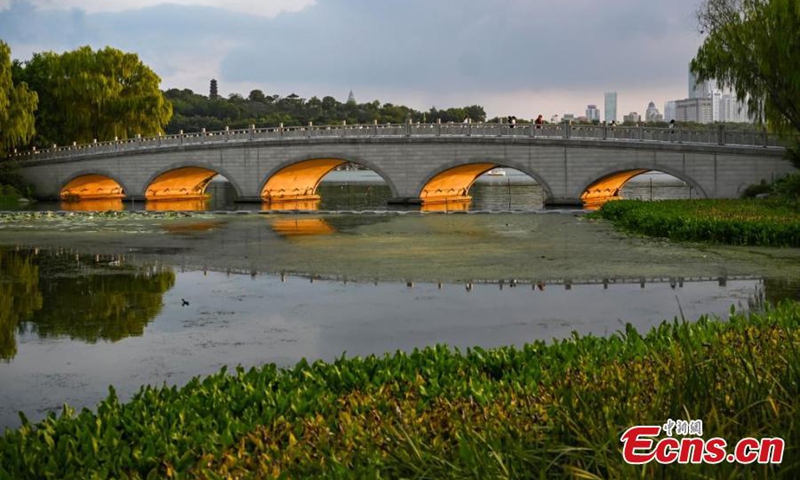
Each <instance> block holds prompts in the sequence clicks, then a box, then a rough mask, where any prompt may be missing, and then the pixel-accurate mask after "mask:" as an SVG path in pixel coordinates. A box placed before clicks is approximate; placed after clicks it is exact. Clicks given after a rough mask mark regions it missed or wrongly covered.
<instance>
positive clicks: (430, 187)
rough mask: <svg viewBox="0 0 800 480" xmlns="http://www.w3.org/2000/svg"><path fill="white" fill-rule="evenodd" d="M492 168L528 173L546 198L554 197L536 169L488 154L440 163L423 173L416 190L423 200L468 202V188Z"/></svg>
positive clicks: (428, 201) (433, 202) (425, 201)
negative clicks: (486, 155) (483, 156)
mask: <svg viewBox="0 0 800 480" xmlns="http://www.w3.org/2000/svg"><path fill="white" fill-rule="evenodd" d="M495 168H510V169H514V170H518V171H520V172H522V173H524V174H525V175H528V176H529V177H531V178H532V179H533V180H535V181H536V183H537V184H539V186H540V187H541V188H542V190H543V191H544V194H545V202H547V200H549V199H551V198H553V190H552V189H551V188H550V185H549V184H548V183H547V181H546V180H545V179H544V178H543V177H542V176H541V175H539V174H538V173H537V172H535V171H533V170H531V169H530V168H528V167H527V166H525V165H520V164H518V163H516V162H509V161H497V160H494V159H491V158H489V159H487V158H473V159H462V160H456V161H454V162H449V163H447V164H444V165H441V166H439V167H438V168H436V169H435V170H432V171H431V172H429V173H428V174H426V175H425V176H424V177H423V180H422V181H421V182H420V184H419V185H417V188H416V190H415V191H416V192H419V193H418V197H419V198H420V199H421V200H422V202H423V204H425V203H428V204H436V203H442V202H451V201H453V202H459V201H461V202H469V201H470V200H471V198H472V197H470V196H469V189H470V188H471V187H472V185H473V184H474V183H475V181H476V180H477V179H478V177H480V176H481V175H483V174H484V173H486V172H488V171H490V170H492V169H495Z"/></svg>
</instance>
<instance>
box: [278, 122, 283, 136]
mask: <svg viewBox="0 0 800 480" xmlns="http://www.w3.org/2000/svg"><path fill="white" fill-rule="evenodd" d="M278 136H281V137H282V136H283V122H281V124H280V125H278Z"/></svg>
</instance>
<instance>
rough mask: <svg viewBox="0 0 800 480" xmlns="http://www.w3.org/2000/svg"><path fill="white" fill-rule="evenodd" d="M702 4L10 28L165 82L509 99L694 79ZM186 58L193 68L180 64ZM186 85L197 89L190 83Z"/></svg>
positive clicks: (1, 20) (475, 8) (340, 11)
mask: <svg viewBox="0 0 800 480" xmlns="http://www.w3.org/2000/svg"><path fill="white" fill-rule="evenodd" d="M697 3H698V0H672V1H669V2H667V1H663V0H657V1H648V2H643V1H641V0H615V1H613V2H598V1H596V0H572V1H559V2H552V1H533V0H507V1H505V2H502V3H500V2H486V1H485V0H437V1H430V0H405V1H403V2H397V1H375V0H318V2H317V3H316V4H315V5H312V6H310V7H308V8H306V9H304V10H302V11H300V12H295V13H284V14H281V15H279V16H277V17H275V18H265V17H259V16H255V15H246V14H242V13H237V12H232V11H228V10H224V9H220V8H215V7H203V6H185V5H181V6H179V5H158V6H152V7H147V8H142V9H138V10H131V11H125V12H116V13H114V12H103V13H91V14H88V13H85V12H83V11H81V10H77V9H73V10H71V11H63V10H61V11H59V10H39V9H36V8H34V7H32V6H31V4H29V3H27V2H25V1H20V0H16V1H14V2H12V3H11V6H10V8H9V9H8V10H5V11H0V32H2V34H0V35H2V37H3V38H4V40H6V41H7V42H9V43H10V44H11V46H12V49H13V48H14V46H15V43H17V44H26V45H36V46H44V47H45V48H52V49H56V50H58V49H65V48H74V47H75V46H78V45H81V44H91V45H93V46H95V47H101V46H104V45H106V44H110V45H113V46H116V47H119V48H123V49H125V50H130V51H136V52H138V53H140V56H141V57H142V58H143V59H145V61H148V62H149V63H150V64H151V66H152V67H153V68H154V69H155V70H156V71H157V72H158V73H160V74H161V75H162V77H165V78H169V77H170V76H171V75H172V74H173V73H175V72H178V71H186V70H187V69H191V68H192V66H191V65H185V64H180V62H181V61H185V59H189V58H190V59H192V61H194V62H198V61H199V62H201V63H202V62H206V63H207V64H208V65H206V66H198V70H201V71H204V72H205V71H215V70H217V72H218V75H219V76H220V81H221V82H223V83H224V82H227V83H234V84H269V85H293V84H298V85H302V84H306V85H309V84H313V85H325V86H327V87H328V89H330V90H336V91H341V90H346V89H348V88H350V87H353V88H364V89H367V90H375V89H378V88H383V89H387V90H392V89H403V90H406V91H413V90H425V91H426V92H428V93H430V92H447V93H452V92H453V91H454V90H459V89H463V90H465V91H470V92H495V93H496V92H502V91H515V90H537V89H540V90H546V89H560V90H565V89H566V90H569V89H579V90H581V89H582V90H586V89H591V88H597V89H600V90H602V89H610V88H614V89H618V90H625V89H626V88H631V89H633V88H640V87H641V86H642V85H645V86H646V85H652V87H653V88H654V89H657V88H663V87H664V86H665V85H669V84H672V83H675V82H680V85H681V87H682V86H683V84H684V83H685V78H686V64H687V62H688V60H689V59H690V58H691V57H692V55H693V54H694V52H695V50H696V48H697V46H698V45H699V43H700V39H699V37H698V35H697V33H696V28H695V25H694V21H693V15H692V12H693V11H694V9H695V8H696V5H697ZM182 59H184V60H182ZM189 86H190V87H191V86H192V85H189Z"/></svg>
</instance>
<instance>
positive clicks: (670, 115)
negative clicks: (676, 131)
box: [664, 100, 675, 121]
mask: <svg viewBox="0 0 800 480" xmlns="http://www.w3.org/2000/svg"><path fill="white" fill-rule="evenodd" d="M664 120H666V121H670V120H675V100H667V101H666V102H664Z"/></svg>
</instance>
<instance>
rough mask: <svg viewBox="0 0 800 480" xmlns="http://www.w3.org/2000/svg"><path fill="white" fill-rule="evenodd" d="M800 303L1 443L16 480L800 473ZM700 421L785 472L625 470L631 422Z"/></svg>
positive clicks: (292, 384) (228, 397) (401, 368)
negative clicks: (772, 453)
mask: <svg viewBox="0 0 800 480" xmlns="http://www.w3.org/2000/svg"><path fill="white" fill-rule="evenodd" d="M798 327H800V304H798V303H785V304H783V305H781V306H780V307H778V308H777V309H774V310H769V311H767V312H765V313H761V314H750V315H744V314H735V315H732V316H731V318H730V320H729V321H727V322H722V321H717V320H714V319H709V318H701V319H700V320H698V321H697V322H678V321H675V322H668V323H663V324H662V325H661V326H659V327H657V328H654V329H652V330H651V331H650V332H649V333H647V334H646V335H644V336H642V335H640V334H639V333H637V332H636V331H635V329H633V328H631V327H629V328H628V329H627V330H626V331H625V332H624V333H620V334H617V335H614V336H611V337H607V338H597V337H592V336H588V337H578V336H575V337H574V338H571V339H568V340H564V341H556V342H554V343H552V344H546V343H544V342H536V343H533V344H529V345H526V346H525V347H522V348H512V347H508V348H499V349H493V350H482V349H472V350H467V351H465V352H458V351H453V350H450V349H448V348H447V347H444V346H438V347H434V348H427V349H424V350H422V351H414V352H412V353H396V354H393V355H386V356H382V357H380V356H369V357H366V358H345V357H344V356H343V357H342V358H341V359H339V360H337V361H335V362H330V363H324V362H315V363H313V364H308V363H306V362H301V363H299V364H297V365H296V366H295V367H294V368H290V369H278V368H276V367H275V366H274V365H267V366H264V367H260V368H253V369H250V370H247V371H245V370H244V369H238V370H237V371H235V372H225V371H222V372H220V373H218V374H216V375H211V376H209V377H206V378H197V379H195V380H193V381H191V382H189V383H188V384H187V385H186V386H184V387H182V388H151V387H145V388H143V389H142V390H141V391H140V392H139V393H138V394H137V395H136V396H135V397H134V398H133V399H132V400H131V401H130V402H127V403H121V402H120V401H119V400H118V399H117V397H116V396H115V394H114V392H113V391H112V392H111V394H110V396H109V398H108V399H106V400H105V401H104V402H102V403H101V404H100V405H99V406H98V407H97V409H96V410H95V411H89V410H84V411H83V412H81V413H80V414H78V415H77V416H74V415H73V414H72V412H70V411H69V410H67V411H66V412H67V414H66V415H64V416H62V417H60V418H56V417H55V416H52V417H50V418H48V419H46V420H44V421H43V422H41V423H38V424H35V425H34V424H25V425H23V426H22V427H21V428H19V429H17V430H10V431H7V432H6V433H5V435H4V436H2V437H0V478H14V479H27V478H109V477H114V478H121V477H124V478H151V477H153V476H154V477H159V478H178V477H180V478H230V477H229V475H231V476H232V478H249V477H251V476H253V477H258V478H273V477H278V476H281V475H282V476H284V477H287V478H300V477H309V476H340V477H341V476H357V477H370V478H373V477H375V478H377V477H378V476H381V477H387V478H399V477H404V478H496V477H531V476H534V477H542V478H559V477H572V478H574V477H576V476H578V477H581V478H597V477H599V478H639V477H646V478H688V477H692V476H695V477H704V476H713V477H726V478H735V477H745V476H747V477H748V478H797V476H798V475H800V464H798V458H800V455H798V445H800V428H798V424H797V421H796V419H797V416H798V414H799V412H798V410H797V398H798V396H800V387H798V386H799V385H800V368H798V366H800V329H799V328H798ZM667 419H687V420H689V419H701V420H703V421H704V426H703V428H704V429H703V437H704V438H711V437H717V436H719V437H722V438H725V439H727V440H728V441H729V442H730V443H729V444H732V443H733V442H736V441H737V440H738V439H740V438H744V437H756V438H761V437H781V438H783V439H784V440H785V442H786V450H785V451H784V456H783V463H782V464H781V465H760V464H757V463H756V464H753V465H741V464H736V463H732V464H731V463H726V462H723V463H722V464H719V465H708V464H704V465H678V464H675V465H671V466H660V465H658V464H655V463H651V464H648V465H647V466H631V465H627V464H625V463H624V461H623V459H622V457H621V454H620V449H621V444H620V440H619V439H620V435H621V433H622V432H623V431H624V430H625V429H627V428H628V427H630V426H634V425H639V424H648V425H661V424H662V423H664V422H665V421H666V420H667Z"/></svg>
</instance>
